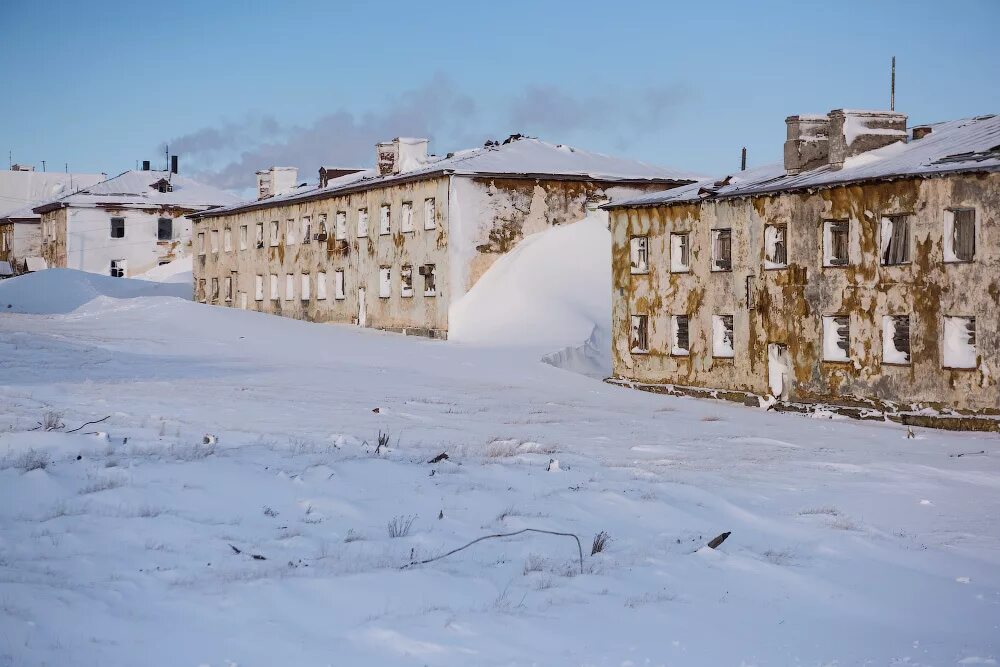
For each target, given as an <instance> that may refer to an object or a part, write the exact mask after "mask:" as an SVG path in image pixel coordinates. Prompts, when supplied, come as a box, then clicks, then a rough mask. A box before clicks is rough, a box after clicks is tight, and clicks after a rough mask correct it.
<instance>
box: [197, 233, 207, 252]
mask: <svg viewBox="0 0 1000 667" xmlns="http://www.w3.org/2000/svg"><path fill="white" fill-rule="evenodd" d="M198 254H199V255H204V254H205V232H198Z"/></svg>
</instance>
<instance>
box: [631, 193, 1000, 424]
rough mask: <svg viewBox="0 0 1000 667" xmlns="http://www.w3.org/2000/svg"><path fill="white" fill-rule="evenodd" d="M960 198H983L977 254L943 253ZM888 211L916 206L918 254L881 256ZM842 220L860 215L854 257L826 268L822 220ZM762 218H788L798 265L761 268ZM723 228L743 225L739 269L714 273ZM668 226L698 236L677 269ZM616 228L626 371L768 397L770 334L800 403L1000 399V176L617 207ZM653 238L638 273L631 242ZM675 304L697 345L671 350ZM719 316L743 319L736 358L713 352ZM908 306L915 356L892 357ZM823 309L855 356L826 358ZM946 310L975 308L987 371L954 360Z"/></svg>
mask: <svg viewBox="0 0 1000 667" xmlns="http://www.w3.org/2000/svg"><path fill="white" fill-rule="evenodd" d="M949 207H974V208H975V209H976V225H977V236H976V256H975V259H974V261H972V262H969V263H963V264H956V263H946V262H945V261H944V247H943V240H944V227H945V223H944V219H945V215H946V210H947V209H948V208H949ZM891 214H909V220H910V224H911V230H910V234H911V240H910V249H911V260H912V261H911V262H910V263H909V264H904V265H900V266H882V265H880V261H879V242H880V241H879V238H880V237H879V221H880V219H881V218H882V216H883V215H891ZM831 219H838V220H848V221H849V224H850V230H851V242H850V248H849V260H850V262H849V265H848V266H843V267H824V266H823V247H824V244H823V221H824V220H831ZM765 224H785V225H787V229H788V266H787V268H783V269H770V270H766V269H764V268H763V267H764V238H763V237H764V226H765ZM713 228H731V229H732V230H733V231H732V233H733V252H732V259H733V269H732V271H729V272H712V271H711V270H710V262H711V230H712V229H713ZM671 231H677V232H684V231H687V232H690V234H691V237H690V238H691V271H690V273H686V274H684V273H670V270H669V268H670V265H669V251H668V244H669V234H670V232H671ZM612 233H613V239H614V240H613V244H614V248H613V262H612V263H613V276H614V278H613V280H614V313H613V327H614V344H613V353H612V354H613V364H614V374H615V376H616V377H619V378H622V379H632V380H638V381H641V382H649V383H663V384H678V385H688V386H698V387H710V388H719V389H732V390H740V391H749V392H753V393H757V394H765V395H766V394H768V393H770V392H769V383H768V361H767V348H768V343H780V344H783V345H785V346H787V349H788V351H789V355H790V358H791V363H792V369H791V378H790V379H791V391H790V396H789V398H790V399H791V400H804V401H831V402H851V401H852V400H853V399H857V398H872V399H876V400H878V401H884V402H902V403H911V402H916V403H921V404H926V405H931V406H941V405H951V406H957V407H960V408H968V409H979V410H989V411H993V410H997V409H998V408H1000V387H998V379H997V378H998V373H1000V331H998V330H1000V327H998V317H1000V309H998V301H1000V174H996V173H993V174H978V175H955V176H947V177H940V178H932V179H908V180H898V181H894V182H888V183H869V184H863V185H854V186H844V187H836V188H831V189H824V190H819V191H816V192H814V193H801V194H780V195H771V196H757V197H751V198H740V199H729V200H722V201H706V202H701V203H692V204H678V205H673V206H664V207H658V208H642V209H631V210H616V211H614V212H613V215H612ZM644 235H646V236H648V238H649V261H650V270H649V272H648V273H647V274H644V275H632V274H631V272H630V258H629V239H630V237H631V236H644ZM748 280H749V283H748ZM748 284H749V287H750V292H751V293H750V297H749V302H748V294H747V286H748ZM748 306H749V307H748ZM632 314H645V315H647V316H648V323H649V324H648V326H649V352H648V353H644V354H643V353H633V352H631V351H630V344H629V336H630V330H629V329H630V316H631V315H632ZM671 314H687V315H688V316H689V317H690V354H689V355H687V356H672V355H671V354H669V344H668V343H669V331H668V329H669V316H670V315H671ZM714 314H729V315H733V317H734V338H735V340H734V346H735V354H734V357H733V358H732V359H720V358H713V355H712V340H711V320H712V316H713V315H714ZM902 314H908V315H909V316H910V328H911V338H910V340H911V348H912V349H911V363H909V364H908V365H890V364H888V363H885V361H884V359H883V353H882V317H883V316H885V315H902ZM824 315H847V316H849V318H850V329H851V332H850V360H849V361H848V362H830V361H823V359H822V357H823V344H822V318H823V316H824ZM945 315H961V316H974V317H976V322H977V327H976V328H977V332H976V334H977V353H978V357H979V358H978V364H977V367H976V368H973V369H969V370H952V369H948V368H945V367H944V365H943V361H942V346H943V333H942V327H943V325H942V317H943V316H945Z"/></svg>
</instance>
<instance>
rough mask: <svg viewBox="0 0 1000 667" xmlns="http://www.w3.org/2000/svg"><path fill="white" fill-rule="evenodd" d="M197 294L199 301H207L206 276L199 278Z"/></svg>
mask: <svg viewBox="0 0 1000 667" xmlns="http://www.w3.org/2000/svg"><path fill="white" fill-rule="evenodd" d="M196 296H197V297H198V301H199V302H200V303H205V301H206V298H207V297H206V295H205V279H204V278H199V279H198V291H197V294H196Z"/></svg>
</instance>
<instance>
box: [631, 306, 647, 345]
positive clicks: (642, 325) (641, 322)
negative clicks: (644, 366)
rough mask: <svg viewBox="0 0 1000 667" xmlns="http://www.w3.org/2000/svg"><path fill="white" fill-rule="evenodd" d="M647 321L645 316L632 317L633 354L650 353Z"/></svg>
mask: <svg viewBox="0 0 1000 667" xmlns="http://www.w3.org/2000/svg"><path fill="white" fill-rule="evenodd" d="M646 325H647V319H646V316H645V315H633V316H632V335H631V337H630V342H629V347H630V349H631V350H632V352H636V353H640V354H641V353H643V352H649V332H648V331H647V326H646Z"/></svg>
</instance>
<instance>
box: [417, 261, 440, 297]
mask: <svg viewBox="0 0 1000 667" xmlns="http://www.w3.org/2000/svg"><path fill="white" fill-rule="evenodd" d="M420 275H422V276H423V277H424V296H434V295H436V294H437V268H436V267H435V266H434V265H433V264H424V265H423V266H421V267H420Z"/></svg>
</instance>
